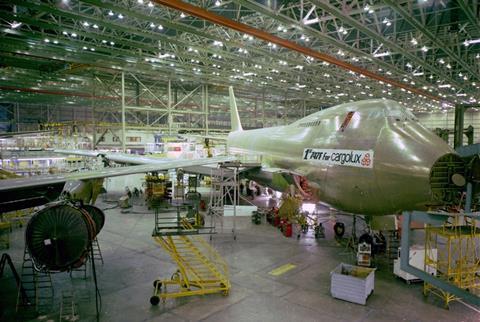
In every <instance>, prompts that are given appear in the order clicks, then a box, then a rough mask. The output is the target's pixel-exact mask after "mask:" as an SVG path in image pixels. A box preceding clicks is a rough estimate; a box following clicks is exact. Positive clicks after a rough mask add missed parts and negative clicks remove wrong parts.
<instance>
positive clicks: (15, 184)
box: [0, 157, 236, 192]
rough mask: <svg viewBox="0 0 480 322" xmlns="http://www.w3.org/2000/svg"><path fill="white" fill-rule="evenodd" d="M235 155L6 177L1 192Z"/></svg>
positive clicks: (158, 169) (216, 159) (177, 165)
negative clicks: (12, 177)
mask: <svg viewBox="0 0 480 322" xmlns="http://www.w3.org/2000/svg"><path fill="white" fill-rule="evenodd" d="M235 160H236V159H235V158H234V157H216V158H203V159H196V160H178V159H177V160H165V159H156V160H155V161H156V162H152V161H151V160H150V161H149V162H147V161H146V160H143V161H141V162H145V163H142V164H139V165H134V166H126V167H114V168H104V169H101V170H96V171H84V172H73V173H66V174H61V175H46V176H37V177H28V178H25V177H22V178H18V179H6V180H0V192H2V191H10V190H19V189H23V188H33V187H43V186H48V185H54V184H59V183H63V182H67V181H72V180H88V179H98V178H106V177H115V176H123V175H128V174H135V173H145V172H151V171H161V170H169V169H175V168H184V167H191V166H200V165H205V164H211V163H220V162H227V161H235Z"/></svg>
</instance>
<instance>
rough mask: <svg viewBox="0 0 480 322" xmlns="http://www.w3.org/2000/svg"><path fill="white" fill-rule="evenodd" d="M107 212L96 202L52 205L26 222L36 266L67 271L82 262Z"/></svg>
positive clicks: (27, 235) (26, 237)
mask: <svg viewBox="0 0 480 322" xmlns="http://www.w3.org/2000/svg"><path fill="white" fill-rule="evenodd" d="M104 222H105V215H104V213H103V211H102V210H100V209H99V208H97V207H95V206H91V205H84V206H82V207H74V206H72V205H70V204H55V205H49V206H47V207H45V208H44V209H42V210H40V211H38V212H37V213H36V214H34V215H33V217H32V218H31V219H30V221H29V222H28V224H27V228H26V231H25V242H26V245H27V248H28V251H29V253H30V256H31V257H32V259H33V261H34V263H35V265H36V268H37V269H42V270H51V271H66V270H70V269H72V268H76V267H79V266H81V265H83V264H84V263H85V261H86V258H87V255H88V251H89V249H90V248H89V247H90V245H91V242H92V241H93V239H95V237H96V236H97V234H98V233H99V232H100V230H101V229H102V227H103V224H104Z"/></svg>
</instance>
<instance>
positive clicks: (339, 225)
mask: <svg viewBox="0 0 480 322" xmlns="http://www.w3.org/2000/svg"><path fill="white" fill-rule="evenodd" d="M333 231H334V232H335V236H336V237H338V238H342V237H343V235H344V234H345V224H344V223H343V222H336V223H335V225H333Z"/></svg>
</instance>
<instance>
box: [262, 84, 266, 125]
mask: <svg viewBox="0 0 480 322" xmlns="http://www.w3.org/2000/svg"><path fill="white" fill-rule="evenodd" d="M262 127H265V89H264V90H263V91H262Z"/></svg>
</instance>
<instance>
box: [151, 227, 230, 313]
mask: <svg viewBox="0 0 480 322" xmlns="http://www.w3.org/2000/svg"><path fill="white" fill-rule="evenodd" d="M181 226H182V228H183V230H182V233H180V234H172V235H159V236H154V239H155V241H156V242H157V243H159V244H160V245H161V246H162V248H163V249H165V251H167V253H168V254H169V255H170V256H171V258H172V259H173V260H174V261H175V262H176V264H177V266H178V269H177V271H176V272H175V273H174V274H173V275H172V277H171V278H170V279H169V280H165V279H164V280H161V279H157V280H155V281H154V282H153V287H154V292H153V296H152V297H151V298H150V303H151V304H152V305H157V304H158V303H159V302H160V299H162V301H163V302H165V300H166V299H167V298H176V297H183V296H192V295H204V294H211V293H221V294H223V295H225V296H226V295H228V293H229V290H230V287H231V284H230V280H229V275H228V266H227V263H226V262H225V260H224V259H223V258H222V257H221V256H220V255H219V254H218V252H217V251H216V250H215V249H214V248H213V247H211V246H210V245H209V243H208V242H207V241H206V240H205V239H204V238H202V237H201V236H199V235H195V232H196V231H197V230H196V229H195V228H194V227H193V226H192V225H191V224H190V223H188V221H186V220H182V221H181ZM190 233H191V234H190Z"/></svg>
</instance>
